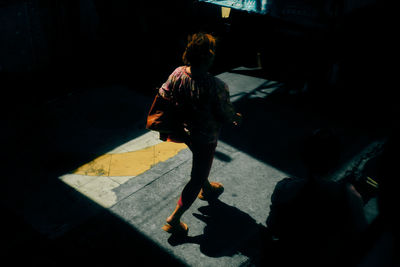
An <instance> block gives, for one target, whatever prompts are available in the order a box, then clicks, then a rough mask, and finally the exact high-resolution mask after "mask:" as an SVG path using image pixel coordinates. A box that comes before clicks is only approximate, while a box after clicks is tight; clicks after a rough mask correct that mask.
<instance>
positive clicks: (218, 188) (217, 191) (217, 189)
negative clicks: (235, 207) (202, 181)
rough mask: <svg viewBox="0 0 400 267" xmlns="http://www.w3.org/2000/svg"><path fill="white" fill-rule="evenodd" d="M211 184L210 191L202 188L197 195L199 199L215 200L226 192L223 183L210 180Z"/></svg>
mask: <svg viewBox="0 0 400 267" xmlns="http://www.w3.org/2000/svg"><path fill="white" fill-rule="evenodd" d="M210 184H211V190H210V191H209V192H207V191H204V190H203V189H201V190H200V193H199V195H198V196H197V197H198V198H199V199H201V200H204V201H210V200H215V199H217V198H218V197H219V196H220V195H221V194H222V193H223V192H224V186H223V185H222V184H221V183H218V182H210Z"/></svg>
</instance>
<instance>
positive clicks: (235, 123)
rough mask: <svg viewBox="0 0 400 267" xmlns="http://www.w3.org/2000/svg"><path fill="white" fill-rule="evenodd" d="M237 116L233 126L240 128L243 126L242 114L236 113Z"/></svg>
mask: <svg viewBox="0 0 400 267" xmlns="http://www.w3.org/2000/svg"><path fill="white" fill-rule="evenodd" d="M235 115H236V116H235V119H234V120H233V125H234V126H240V125H241V124H242V120H243V117H242V114H240V113H236V114H235Z"/></svg>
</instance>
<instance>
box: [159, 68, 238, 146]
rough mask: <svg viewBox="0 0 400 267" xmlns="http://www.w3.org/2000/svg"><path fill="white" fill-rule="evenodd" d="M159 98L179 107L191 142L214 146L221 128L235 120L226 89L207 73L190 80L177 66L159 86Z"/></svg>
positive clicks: (219, 81)
mask: <svg viewBox="0 0 400 267" xmlns="http://www.w3.org/2000/svg"><path fill="white" fill-rule="evenodd" d="M159 94H160V95H161V96H162V97H163V98H165V99H168V100H169V101H171V102H172V103H173V104H174V105H175V106H176V107H178V110H180V112H181V115H183V121H184V125H185V128H186V130H187V131H189V133H190V136H191V139H192V140H193V141H198V142H202V143H214V142H217V140H218V136H219V133H220V130H221V126H222V124H224V123H230V122H233V120H234V118H235V114H236V113H235V110H234V108H233V106H232V103H231V102H230V99H229V89H228V86H227V85H226V84H225V83H224V82H223V81H222V80H220V79H218V78H217V77H214V76H212V75H211V74H210V73H206V74H205V75H203V76H201V77H193V76H192V75H191V74H189V73H187V72H186V66H180V67H178V68H176V69H175V71H174V72H172V74H171V75H170V76H169V78H168V80H167V81H166V82H165V83H164V84H163V85H162V87H161V88H160V89H159Z"/></svg>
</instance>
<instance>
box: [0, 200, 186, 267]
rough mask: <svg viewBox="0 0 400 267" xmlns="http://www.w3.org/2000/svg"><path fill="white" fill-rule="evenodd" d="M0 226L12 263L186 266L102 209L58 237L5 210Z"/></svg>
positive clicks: (31, 264) (37, 264) (4, 247)
mask: <svg viewBox="0 0 400 267" xmlns="http://www.w3.org/2000/svg"><path fill="white" fill-rule="evenodd" d="M75 194H79V193H75ZM80 197H81V196H80ZM85 201H88V200H85ZM91 205H93V204H91ZM89 211H90V212H92V210H89ZM1 229H2V231H1V235H2V242H3V245H5V246H3V253H4V254H3V255H4V256H5V257H4V258H3V259H4V260H7V262H8V264H10V265H15V266H17V265H20V264H23V265H26V264H28V265H30V266H138V265H142V264H146V265H149V266H161V265H163V266H187V265H186V264H184V263H183V262H181V261H180V260H178V259H177V258H175V257H174V256H172V255H171V254H169V253H167V252H166V251H165V250H164V249H163V248H161V247H159V246H158V245H156V244H155V243H154V242H153V241H152V240H150V239H149V238H148V237H146V236H144V235H143V234H142V233H140V232H139V231H137V230H136V229H135V228H134V227H133V226H132V225H130V224H128V223H126V222H124V221H122V220H121V219H120V218H117V217H116V216H115V215H113V214H112V213H110V212H108V211H106V210H104V209H103V210H102V211H101V212H98V214H97V215H96V216H93V217H92V218H90V219H89V220H87V221H85V222H84V223H83V224H82V225H80V226H79V227H78V228H75V229H73V230H71V231H69V232H68V233H67V234H64V235H63V236H62V237H59V238H53V239H50V238H48V237H46V236H44V235H42V234H40V233H38V232H37V231H36V230H35V229H33V228H32V227H31V226H30V225H29V224H27V223H26V222H25V221H24V220H23V219H21V218H20V216H17V215H15V214H14V213H13V212H12V211H9V210H8V209H4V210H3V220H2V223H1Z"/></svg>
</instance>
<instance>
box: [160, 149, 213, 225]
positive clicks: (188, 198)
mask: <svg viewBox="0 0 400 267" xmlns="http://www.w3.org/2000/svg"><path fill="white" fill-rule="evenodd" d="M216 146H217V144H216V143H212V144H190V145H189V148H190V149H191V151H192V153H193V163H192V172H191V177H190V181H189V182H188V183H187V184H186V185H185V187H184V188H183V191H182V194H181V196H180V198H179V201H178V204H177V206H176V208H175V210H174V212H173V213H172V214H171V216H169V217H168V218H167V222H168V223H173V224H175V223H178V222H179V221H180V218H181V216H182V215H183V213H184V212H185V211H186V210H187V209H188V208H189V207H190V206H191V205H192V204H193V202H194V201H195V199H196V198H197V196H198V194H199V192H200V190H201V188H202V187H203V186H204V187H207V186H210V184H209V182H208V175H209V174H210V170H211V166H212V162H213V159H214V153H215V148H216Z"/></svg>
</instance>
